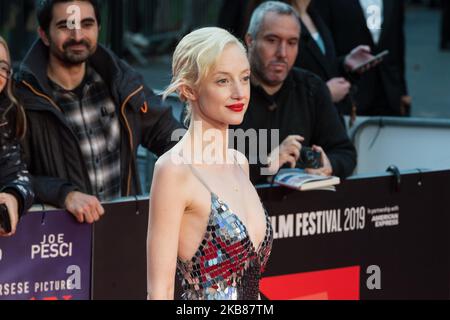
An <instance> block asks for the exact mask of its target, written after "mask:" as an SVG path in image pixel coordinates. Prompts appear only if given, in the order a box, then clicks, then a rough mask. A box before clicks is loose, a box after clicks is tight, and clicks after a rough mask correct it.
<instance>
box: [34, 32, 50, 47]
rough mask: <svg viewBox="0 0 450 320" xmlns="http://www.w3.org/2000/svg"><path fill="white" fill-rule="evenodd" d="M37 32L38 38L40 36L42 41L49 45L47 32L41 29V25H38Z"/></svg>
mask: <svg viewBox="0 0 450 320" xmlns="http://www.w3.org/2000/svg"><path fill="white" fill-rule="evenodd" d="M37 31H38V34H39V38H41V40H42V42H43V43H44V44H45V45H46V46H47V47H49V46H50V40H49V39H48V36H47V33H46V32H45V31H44V29H42V28H41V27H38V30H37Z"/></svg>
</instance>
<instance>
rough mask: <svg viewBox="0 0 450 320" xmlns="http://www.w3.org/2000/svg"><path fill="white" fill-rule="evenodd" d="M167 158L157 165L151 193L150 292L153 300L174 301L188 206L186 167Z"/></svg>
mask: <svg viewBox="0 0 450 320" xmlns="http://www.w3.org/2000/svg"><path fill="white" fill-rule="evenodd" d="M163 158H164V159H163ZM163 158H162V159H160V160H158V162H157V163H156V167H155V173H154V178H153V182H152V190H151V194H150V213H149V221H148V234H147V292H148V299H151V300H172V299H174V280H175V273H176V266H177V257H178V243H179V235H180V227H181V221H182V218H183V214H184V211H185V208H186V206H187V203H188V200H187V199H188V190H186V189H187V187H186V177H187V174H186V167H185V166H182V165H176V164H174V163H173V162H172V159H170V156H167V155H166V156H164V157H163Z"/></svg>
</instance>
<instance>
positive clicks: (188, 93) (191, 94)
mask: <svg viewBox="0 0 450 320" xmlns="http://www.w3.org/2000/svg"><path fill="white" fill-rule="evenodd" d="M178 90H179V93H180V96H182V97H184V98H186V99H187V100H190V101H197V94H196V93H195V91H194V90H193V89H192V88H191V87H189V86H188V85H186V84H182V85H181V86H180V88H179V89H178Z"/></svg>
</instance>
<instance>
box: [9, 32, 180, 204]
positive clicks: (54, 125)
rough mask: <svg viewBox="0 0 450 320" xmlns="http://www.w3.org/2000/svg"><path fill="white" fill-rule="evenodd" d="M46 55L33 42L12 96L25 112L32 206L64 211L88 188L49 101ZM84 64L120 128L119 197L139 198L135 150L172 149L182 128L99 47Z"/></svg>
mask: <svg viewBox="0 0 450 320" xmlns="http://www.w3.org/2000/svg"><path fill="white" fill-rule="evenodd" d="M48 55H49V53H48V49H47V47H46V46H45V45H44V44H43V43H42V42H41V41H40V40H38V41H37V42H36V43H35V44H34V45H33V47H32V48H31V50H30V52H29V53H28V55H27V57H26V58H25V60H24V61H23V63H22V64H21V66H20V70H19V72H18V73H17V74H16V80H17V83H18V86H17V88H16V91H17V94H18V96H20V97H21V99H22V102H23V104H24V106H25V109H26V112H27V118H28V123H29V125H28V127H29V130H28V133H27V136H26V139H25V143H24V146H25V148H24V149H25V153H26V160H27V163H28V166H29V170H30V173H31V174H32V175H33V177H34V189H35V192H36V197H37V200H39V201H41V202H43V203H49V204H51V205H55V206H58V207H64V201H65V198H66V196H67V194H68V193H69V192H71V191H74V190H78V191H81V192H84V193H87V194H92V186H91V183H90V180H89V177H88V172H87V169H86V166H85V164H84V161H83V157H82V154H81V150H80V147H79V143H78V141H77V137H76V135H75V134H74V132H73V131H72V129H71V128H70V126H69V124H68V123H67V121H66V120H65V118H64V115H63V113H62V111H61V110H60V108H59V107H58V105H57V104H56V103H55V101H54V99H53V97H52V90H51V88H50V87H49V84H48V80H47V64H48ZM89 63H90V66H91V67H92V68H94V69H95V70H96V71H97V72H98V73H99V74H100V76H101V77H102V78H103V80H105V82H106V83H107V85H108V86H109V89H110V93H111V97H112V98H113V100H114V101H115V102H116V112H117V114H118V115H119V119H120V125H121V142H120V152H121V189H122V196H130V195H138V194H141V193H142V192H141V187H140V181H139V174H138V168H137V163H136V158H137V149H138V146H139V145H142V146H144V147H146V148H147V149H149V150H150V151H152V152H153V153H155V154H157V155H161V154H163V153H164V152H166V151H168V150H169V149H170V148H171V147H173V146H174V145H175V143H176V142H172V141H171V135H172V132H173V131H174V130H175V129H177V128H181V127H182V126H181V124H179V123H178V122H177V121H176V120H175V119H174V117H173V115H172V111H171V108H169V107H167V106H163V104H162V102H161V99H160V98H159V97H157V96H156V95H155V94H154V93H153V92H152V90H151V89H149V88H148V87H147V86H145V84H144V81H143V79H142V77H141V76H140V75H139V74H138V73H136V72H135V71H134V70H133V69H132V68H131V67H130V66H129V65H127V64H126V63H125V62H124V61H122V60H120V59H118V58H117V57H116V56H115V55H114V54H113V53H112V52H110V51H109V50H107V49H105V48H104V47H102V46H99V47H98V49H97V52H96V53H95V54H94V55H93V56H92V57H91V58H90V61H89Z"/></svg>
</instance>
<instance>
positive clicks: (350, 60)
mask: <svg viewBox="0 0 450 320" xmlns="http://www.w3.org/2000/svg"><path fill="white" fill-rule="evenodd" d="M371 52H372V51H371V49H370V47H369V46H364V45H360V46H357V47H356V48H355V49H353V50H352V51H351V52H350V53H349V54H348V55H347V56H346V57H345V61H344V67H345V69H346V70H347V71H350V72H354V71H355V68H356V67H357V66H358V65H359V64H360V63H363V62H364V61H368V60H370V59H371V58H373V57H374V56H373V55H372V54H371ZM381 61H382V59H377V60H374V61H373V62H371V63H370V64H368V65H366V66H365V67H363V68H360V69H358V71H357V73H358V74H363V73H364V72H366V71H369V70H370V69H372V68H374V67H375V66H377V65H379V64H380V63H381Z"/></svg>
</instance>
